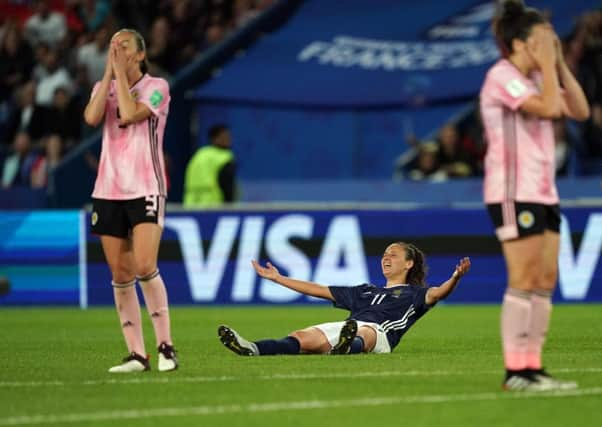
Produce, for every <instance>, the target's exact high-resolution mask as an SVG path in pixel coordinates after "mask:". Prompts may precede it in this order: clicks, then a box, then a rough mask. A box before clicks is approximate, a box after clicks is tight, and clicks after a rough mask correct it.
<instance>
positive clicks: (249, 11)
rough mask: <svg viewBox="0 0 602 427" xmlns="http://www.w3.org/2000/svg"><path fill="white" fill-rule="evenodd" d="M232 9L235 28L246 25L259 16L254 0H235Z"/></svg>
mask: <svg viewBox="0 0 602 427" xmlns="http://www.w3.org/2000/svg"><path fill="white" fill-rule="evenodd" d="M232 9H233V10H232V12H233V15H234V16H233V19H234V27H235V28H242V27H244V26H245V25H247V24H248V23H249V21H251V20H252V19H253V18H255V16H257V10H255V8H254V7H253V1H252V0H234V5H233V8H232Z"/></svg>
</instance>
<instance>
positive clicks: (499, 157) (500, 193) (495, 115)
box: [480, 59, 558, 205]
mask: <svg viewBox="0 0 602 427" xmlns="http://www.w3.org/2000/svg"><path fill="white" fill-rule="evenodd" d="M538 81H539V76H538V75H532V76H530V78H528V77H526V76H524V75H523V74H522V73H521V72H520V71H519V70H518V69H517V68H516V67H515V66H514V65H513V64H512V63H511V62H510V61H508V60H506V59H501V60H499V61H498V62H497V63H496V64H494V65H493V67H491V69H490V70H489V71H488V73H487V76H486V78H485V82H484V83H483V87H482V88H481V95H480V96H481V118H482V121H483V125H484V127H485V135H486V138H487V154H486V156H485V181H484V185H483V195H484V200H485V203H487V204H489V203H502V202H504V201H510V200H515V201H519V202H531V203H541V204H547V205H552V204H557V203H558V191H557V190H556V182H555V175H556V168H555V147H554V131H553V127H552V121H551V120H547V119H541V118H539V117H536V116H533V115H529V114H526V113H523V112H521V111H520V106H521V105H522V104H523V103H524V102H525V101H526V100H527V99H528V98H529V97H531V96H533V95H536V94H538V93H539V92H540V89H539V88H538V85H537V83H538Z"/></svg>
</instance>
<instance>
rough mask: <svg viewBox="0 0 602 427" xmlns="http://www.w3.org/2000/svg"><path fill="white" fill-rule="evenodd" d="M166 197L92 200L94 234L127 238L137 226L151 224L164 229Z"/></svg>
mask: <svg viewBox="0 0 602 427" xmlns="http://www.w3.org/2000/svg"><path fill="white" fill-rule="evenodd" d="M164 220H165V197H163V196H146V197H140V198H138V199H132V200H107V199H94V198H93V199H92V216H91V223H92V233H93V234H97V235H99V236H102V235H108V236H115V237H122V238H126V237H128V236H129V234H130V231H131V230H132V229H133V228H134V226H136V225H137V224H140V223H143V222H150V223H153V224H159V225H160V226H161V227H163V222H164Z"/></svg>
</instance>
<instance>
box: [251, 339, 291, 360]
mask: <svg viewBox="0 0 602 427" xmlns="http://www.w3.org/2000/svg"><path fill="white" fill-rule="evenodd" d="M255 345H257V349H258V350H259V355H260V356H265V355H270V354H299V352H300V351H301V344H299V340H298V339H297V338H295V337H286V338H282V339H279V340H261V341H255Z"/></svg>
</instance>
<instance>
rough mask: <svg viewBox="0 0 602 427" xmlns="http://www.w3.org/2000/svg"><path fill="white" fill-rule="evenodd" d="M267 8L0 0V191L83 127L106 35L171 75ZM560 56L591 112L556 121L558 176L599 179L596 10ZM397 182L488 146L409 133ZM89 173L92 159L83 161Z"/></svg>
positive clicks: (434, 172)
mask: <svg viewBox="0 0 602 427" xmlns="http://www.w3.org/2000/svg"><path fill="white" fill-rule="evenodd" d="M274 1H275V0H3V1H0V171H1V179H2V181H1V182H0V187H4V188H7V187H15V186H24V187H33V188H41V187H44V186H45V185H46V183H47V173H48V170H49V169H50V168H52V167H53V166H55V165H57V164H58V163H59V162H60V161H61V158H62V157H63V156H64V155H65V153H66V152H67V151H69V150H70V149H72V148H73V147H74V146H76V145H77V144H79V143H80V142H81V141H82V139H83V138H85V137H86V135H87V134H89V133H90V131H91V130H90V129H88V128H86V127H85V126H84V124H83V120H81V117H82V110H83V107H84V106H85V103H86V101H87V99H88V97H89V94H90V91H91V88H92V86H93V85H94V83H95V82H96V81H98V80H99V79H100V78H101V77H102V74H103V71H104V64H105V61H106V56H107V52H108V46H109V42H110V37H111V35H112V34H113V33H114V32H115V31H116V30H118V29H119V28H135V29H137V30H139V31H140V32H141V33H142V34H143V35H144V37H145V39H146V42H147V57H148V59H149V63H150V69H149V72H150V73H151V74H152V75H156V76H162V77H166V78H168V77H170V76H172V75H174V74H175V73H177V71H178V70H179V69H180V68H182V67H183V66H185V65H186V64H189V63H190V62H191V61H192V60H193V59H194V58H195V57H196V56H198V55H199V54H200V53H202V52H203V51H205V50H206V49H208V48H210V47H211V46H213V45H215V44H217V43H219V42H220V41H221V40H223V39H224V38H225V37H226V35H227V34H228V33H229V32H231V31H233V30H236V29H239V28H241V27H242V26H244V25H245V24H246V23H247V22H249V20H251V19H253V17H255V16H256V15H257V14H258V13H260V12H261V11H262V10H264V9H265V8H267V7H268V6H270V5H271V4H273V3H274ZM563 45H564V53H565V58H566V61H567V63H568V64H569V66H570V67H571V69H572V70H573V73H574V74H575V76H576V77H577V79H578V80H579V81H580V82H581V84H582V87H583V88H584V90H585V92H586V95H587V97H588V100H589V102H590V104H591V111H592V114H591V118H590V119H589V120H588V121H587V122H585V123H580V124H578V123H574V122H570V121H564V120H563V121H558V122H557V123H556V124H555V133H556V136H557V139H556V144H557V171H558V174H559V175H561V176H562V175H566V174H573V175H588V174H599V173H602V10H596V11H592V12H589V13H587V14H585V15H583V16H582V17H581V18H580V19H579V20H578V22H576V25H575V28H574V30H573V31H572V32H571V34H569V35H568V36H567V37H566V38H565V39H564V40H563ZM407 139H408V140H407V142H408V144H409V146H410V149H409V150H408V152H406V153H404V154H403V155H402V156H400V157H399V159H398V162H397V170H396V174H397V176H399V177H403V178H409V179H415V180H430V181H444V180H447V179H450V178H457V177H471V176H479V175H481V174H482V169H483V157H484V154H485V151H486V142H485V141H484V138H483V131H482V129H481V126H480V120H479V117H478V108H476V109H475V111H474V112H473V113H472V114H469V115H467V116H465V117H463V118H462V119H461V120H459V121H457V122H453V123H447V124H444V125H443V126H442V127H441V129H440V130H439V131H438V132H437V135H436V136H435V137H433V138H432V140H428V141H418V140H417V139H416V138H415V137H414V136H412V135H409V136H408V138H407ZM89 163H90V166H91V167H93V166H94V165H93V163H94V162H93V161H90V162H89Z"/></svg>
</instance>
